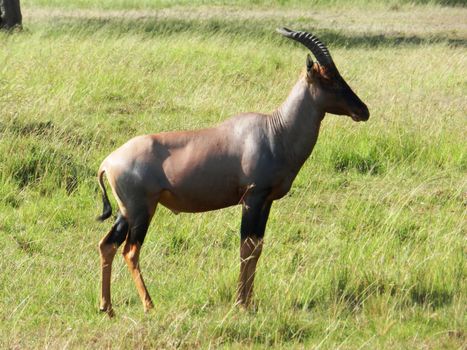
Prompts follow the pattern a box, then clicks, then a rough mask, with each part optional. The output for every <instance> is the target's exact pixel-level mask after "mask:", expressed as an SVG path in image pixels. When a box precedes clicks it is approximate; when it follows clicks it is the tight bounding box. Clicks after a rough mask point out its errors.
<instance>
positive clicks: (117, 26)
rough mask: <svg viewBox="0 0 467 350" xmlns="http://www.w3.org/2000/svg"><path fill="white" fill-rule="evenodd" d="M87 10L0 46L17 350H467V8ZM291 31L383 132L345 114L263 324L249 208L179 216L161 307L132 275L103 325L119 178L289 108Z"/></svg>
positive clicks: (298, 61)
mask: <svg viewBox="0 0 467 350" xmlns="http://www.w3.org/2000/svg"><path fill="white" fill-rule="evenodd" d="M69 3H71V2H66V1H64V0H29V1H26V0H24V1H23V2H22V6H23V12H24V27H25V30H24V31H23V32H21V33H14V34H12V35H9V34H5V33H0V247H1V248H0V251H1V252H2V257H1V259H0V271H1V272H0V348H7V349H8V348H10V349H23V348H116V349H119V348H125V349H127V348H138V349H140V348H141V349H142V348H187V349H192V348H197V347H200V348H219V347H220V348H231V347H232V348H269V347H272V346H275V347H279V348H319V349H337V348H339V349H360V348H363V349H441V348H446V349H461V348H465V346H466V344H467V336H466V331H465V330H466V329H467V320H466V316H465V315H466V311H467V310H466V305H467V286H466V266H465V258H466V253H467V250H466V244H465V237H466V236H465V233H466V229H467V227H466V226H467V225H466V204H467V195H466V191H467V184H466V170H467V160H466V156H465V153H466V146H467V145H466V141H465V140H466V131H467V130H466V121H467V120H466V115H467V98H466V91H467V78H466V77H467V25H466V23H467V9H466V8H463V7H442V6H441V5H439V3H442V2H441V1H438V2H437V1H419V2H417V3H419V4H415V5H414V4H413V3H408V2H406V1H392V2H389V3H384V2H378V1H363V0H362V1H355V2H352V4H351V5H349V2H344V1H337V0H336V1H324V0H323V1H310V2H308V4H302V3H301V2H298V1H290V2H289V1H277V2H274V4H273V5H269V6H267V7H266V2H265V1H256V2H255V4H251V3H249V2H247V1H236V2H234V3H235V4H234V5H227V4H226V3H227V1H216V2H214V3H215V5H207V2H205V1H194V0H193V1H182V0H180V1H176V2H168V1H163V0H160V1H159V0H158V1H154V2H150V1H141V2H133V1H124V0H121V1H115V2H114V1H102V2H97V1H95V0H82V1H79V2H78V1H77V2H73V3H74V5H73V6H71V5H69ZM174 3H175V4H176V5H174ZM420 3H428V4H420ZM444 3H446V4H455V3H460V2H456V1H445V2H444ZM196 4H199V5H201V6H199V7H195V6H194V5H196ZM169 5H170V6H169ZM129 8H131V10H130V11H127V9H129ZM283 25H285V26H290V27H291V28H297V29H304V30H309V31H313V32H314V33H315V34H317V35H318V36H319V37H320V38H322V40H323V41H324V42H326V43H327V44H328V47H329V48H330V50H331V52H332V54H333V57H334V59H335V61H336V63H337V66H338V67H339V69H340V71H341V73H342V74H343V76H344V77H345V78H346V79H347V81H348V82H349V84H350V85H351V86H352V87H353V88H354V90H356V92H357V93H358V94H359V95H360V97H361V98H362V99H363V100H364V101H365V102H367V104H368V106H369V108H370V111H371V117H370V120H369V121H368V122H367V123H358V124H356V123H354V122H352V120H350V118H346V117H339V116H333V115H328V116H327V117H326V118H325V121H324V125H323V127H322V132H321V135H320V139H319V140H318V144H317V146H316V148H315V150H314V153H313V154H312V156H311V158H310V159H309V160H308V162H307V163H306V164H305V166H304V168H303V169H302V171H301V172H300V174H299V176H298V178H297V179H296V182H295V184H294V187H293V189H292V191H291V192H290V194H289V195H288V196H287V197H286V198H284V199H282V200H281V201H279V202H276V203H275V204H274V206H273V209H272V213H271V217H270V220H269V224H268V228H267V232H266V243H265V249H264V251H263V256H262V258H261V260H260V262H259V267H258V275H257V279H256V281H257V283H256V303H257V309H256V310H251V311H248V312H245V311H241V310H238V309H237V308H235V307H234V306H233V302H234V297H235V296H234V293H235V288H236V281H237V275H238V270H239V257H238V250H239V249H238V246H239V234H238V231H239V221H240V211H241V210H240V207H233V208H229V209H225V210H222V211H217V212H211V213H206V214H196V215H193V214H180V215H177V216H175V215H173V214H172V213H171V212H169V211H168V210H166V209H164V208H162V207H161V208H159V209H158V211H157V213H156V216H155V219H154V220H153V224H152V226H151V228H150V231H149V234H148V236H147V238H146V241H145V245H144V247H143V250H142V257H141V265H142V270H143V274H144V275H145V280H146V282H147V285H148V288H149V291H150V293H151V295H152V297H153V299H154V302H155V309H154V310H153V311H152V312H151V313H149V314H144V313H143V311H142V305H141V303H140V301H139V298H138V295H137V292H136V288H135V286H134V284H133V282H132V280H131V277H130V275H129V273H128V271H127V268H126V265H125V264H124V262H123V259H121V258H120V257H117V259H116V260H115V263H114V270H113V271H114V274H113V290H112V292H113V304H114V307H115V310H116V317H115V318H113V319H109V318H108V317H107V316H105V315H103V314H100V313H99V312H98V296H99V295H98V293H99V288H100V287H99V284H100V267H99V257H98V250H97V243H98V241H99V240H100V238H101V237H102V236H103V235H104V234H105V233H106V232H107V231H108V229H109V227H110V225H111V222H110V221H108V222H105V223H103V224H102V223H97V222H96V221H95V220H94V218H95V217H96V216H97V215H98V214H99V213H100V211H101V201H100V195H99V193H98V189H97V182H96V179H95V174H96V171H97V168H98V166H99V164H100V162H101V161H102V159H103V158H104V157H105V156H106V155H107V154H108V153H110V151H112V150H113V149H115V148H116V147H117V146H118V145H120V144H122V143H123V142H125V141H126V140H128V139H129V138H131V137H132V136H135V135H138V134H144V133H153V132H158V131H164V130H172V129H193V128H200V127H206V126H209V125H213V124H215V123H217V122H220V121H222V120H224V119H225V118H227V117H229V116H230V115H233V114H237V113H239V112H244V111H259V112H271V111H273V110H274V109H275V108H276V107H277V106H278V105H279V104H280V103H281V102H282V101H283V100H284V99H285V97H286V96H287V94H288V91H289V89H290V88H291V87H292V86H293V84H294V83H295V81H296V79H297V78H298V76H299V74H300V72H301V70H302V69H303V68H304V65H305V57H306V50H305V49H304V48H303V47H301V46H299V45H296V44H294V43H292V42H290V41H289V40H286V39H284V38H282V37H280V36H279V35H277V34H275V33H274V28H276V27H278V26H283Z"/></svg>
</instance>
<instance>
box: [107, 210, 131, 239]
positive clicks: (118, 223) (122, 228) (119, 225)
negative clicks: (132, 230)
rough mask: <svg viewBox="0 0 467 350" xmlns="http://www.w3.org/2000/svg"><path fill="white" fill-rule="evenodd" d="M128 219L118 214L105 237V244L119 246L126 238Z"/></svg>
mask: <svg viewBox="0 0 467 350" xmlns="http://www.w3.org/2000/svg"><path fill="white" fill-rule="evenodd" d="M128 228H129V225H128V221H127V220H126V219H125V218H124V217H123V216H122V214H118V216H117V220H115V223H114V225H113V227H112V231H111V232H110V234H109V235H108V236H107V237H106V240H105V244H116V245H117V246H120V245H121V244H122V243H123V242H124V241H125V239H126V236H127V234H128Z"/></svg>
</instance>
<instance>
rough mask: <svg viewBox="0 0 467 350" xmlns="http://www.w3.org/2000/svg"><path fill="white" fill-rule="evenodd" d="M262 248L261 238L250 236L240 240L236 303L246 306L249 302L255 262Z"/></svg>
mask: <svg viewBox="0 0 467 350" xmlns="http://www.w3.org/2000/svg"><path fill="white" fill-rule="evenodd" d="M262 249H263V239H262V238H256V237H252V238H246V239H242V240H241V243H240V277H239V281H238V294H237V303H238V304H240V305H242V306H244V307H248V306H249V305H250V302H251V297H252V295H253V283H254V279H255V273H256V264H257V263H258V259H259V257H260V256H261V251H262Z"/></svg>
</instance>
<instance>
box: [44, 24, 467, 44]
mask: <svg viewBox="0 0 467 350" xmlns="http://www.w3.org/2000/svg"><path fill="white" fill-rule="evenodd" d="M284 25H286V26H290V27H291V28H300V29H301V30H306V31H309V32H313V33H315V34H317V35H318V36H319V37H320V38H321V39H322V41H324V42H325V43H327V44H329V45H332V46H334V47H336V46H339V47H380V46H383V47H384V46H397V45H425V44H430V43H446V44H448V45H450V46H454V47H467V40H466V39H463V38H453V37H449V35H448V34H445V33H443V34H436V35H428V36H426V37H421V36H416V35H411V36H404V35H384V34H371V33H369V34H351V33H344V32H342V31H336V30H330V29H316V28H314V27H313V26H312V25H310V23H309V20H307V21H305V20H299V19H298V20H293V21H290V20H289V21H288V22H287V23H283V21H280V20H251V19H249V20H238V19H236V20H226V19H215V18H214V19H195V20H193V19H189V20H183V19H173V18H158V17H141V18H122V17H112V18H66V17H65V18H63V19H61V20H58V21H56V20H55V21H54V22H50V23H49V24H48V25H47V26H46V28H45V35H46V36H57V35H62V34H76V35H82V36H89V35H94V34H96V33H105V34H106V35H108V36H121V35H127V34H132V35H145V36H149V37H156V36H170V35H180V34H184V33H186V34H187V35H189V36H192V35H197V36H202V37H203V36H205V37H212V36H227V37H229V36H230V37H232V38H236V37H240V38H244V37H256V38H261V39H265V40H268V41H273V42H277V43H278V44H279V45H296V43H292V42H291V41H285V40H283V38H281V36H280V35H278V34H277V33H276V32H275V28H277V27H279V26H284Z"/></svg>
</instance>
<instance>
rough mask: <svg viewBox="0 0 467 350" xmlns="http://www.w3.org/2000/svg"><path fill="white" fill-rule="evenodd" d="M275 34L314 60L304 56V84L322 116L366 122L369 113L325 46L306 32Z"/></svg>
mask: <svg viewBox="0 0 467 350" xmlns="http://www.w3.org/2000/svg"><path fill="white" fill-rule="evenodd" d="M277 32H278V33H280V34H282V35H284V36H285V37H287V38H290V39H293V40H295V41H298V42H299V43H301V44H303V45H304V46H306V47H307V48H308V49H309V50H310V51H311V52H312V53H313V55H314V56H315V57H316V62H313V60H312V58H311V56H310V55H308V56H307V60H306V66H307V81H308V83H309V85H310V93H311V94H312V96H313V99H314V100H315V101H316V102H317V103H318V104H319V105H320V106H322V108H323V110H324V112H327V113H332V114H338V115H347V116H349V117H351V118H352V119H353V120H355V121H366V120H368V118H369V117H370V112H369V111H368V107H367V106H366V104H365V103H363V102H362V100H360V98H359V97H358V96H357V94H355V92H353V90H352V89H351V88H350V86H349V85H348V84H347V83H346V81H345V80H344V78H342V76H341V75H340V73H339V71H338V70H337V67H336V65H335V64H334V61H333V59H332V57H331V54H330V53H329V50H328V49H327V48H326V46H325V45H324V44H323V43H322V42H321V41H319V39H318V38H317V37H315V36H314V35H312V34H310V33H306V32H296V31H293V30H290V29H287V28H278V29H277Z"/></svg>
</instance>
